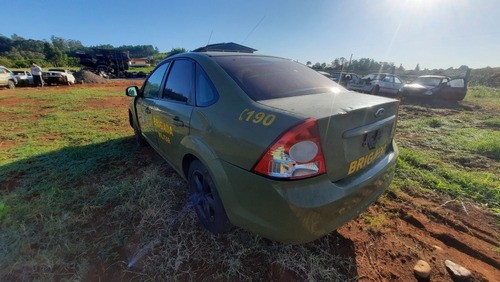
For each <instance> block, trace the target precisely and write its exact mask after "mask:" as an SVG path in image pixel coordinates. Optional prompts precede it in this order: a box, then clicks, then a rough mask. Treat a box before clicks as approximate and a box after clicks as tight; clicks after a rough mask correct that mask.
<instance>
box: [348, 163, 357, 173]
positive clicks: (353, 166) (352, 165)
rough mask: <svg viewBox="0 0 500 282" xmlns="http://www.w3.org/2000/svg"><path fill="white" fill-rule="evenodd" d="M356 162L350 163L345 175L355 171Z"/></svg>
mask: <svg viewBox="0 0 500 282" xmlns="http://www.w3.org/2000/svg"><path fill="white" fill-rule="evenodd" d="M357 162H358V161H352V162H351V164H350V165H349V172H348V173H347V174H351V173H354V172H355V171H356V163H357Z"/></svg>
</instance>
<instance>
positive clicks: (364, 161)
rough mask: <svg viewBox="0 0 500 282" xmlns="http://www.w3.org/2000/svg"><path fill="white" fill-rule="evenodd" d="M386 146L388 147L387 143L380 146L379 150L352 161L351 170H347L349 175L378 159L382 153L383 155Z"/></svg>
mask: <svg viewBox="0 0 500 282" xmlns="http://www.w3.org/2000/svg"><path fill="white" fill-rule="evenodd" d="M386 148H387V144H386V145H384V146H382V147H380V148H378V149H377V150H375V151H373V152H371V153H369V154H367V155H364V156H362V157H361V158H359V159H357V160H354V161H352V162H351V163H350V164H349V171H348V172H347V175H349V174H353V173H355V172H356V171H358V170H360V169H362V168H364V167H366V166H368V165H369V164H371V163H372V162H373V161H374V160H376V159H377V158H378V157H380V155H382V153H384V152H385V149H386Z"/></svg>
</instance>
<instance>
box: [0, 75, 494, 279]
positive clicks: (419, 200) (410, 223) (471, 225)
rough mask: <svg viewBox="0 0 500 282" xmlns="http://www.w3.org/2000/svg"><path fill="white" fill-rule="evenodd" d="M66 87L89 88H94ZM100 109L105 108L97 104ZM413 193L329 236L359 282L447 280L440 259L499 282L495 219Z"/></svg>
mask: <svg viewBox="0 0 500 282" xmlns="http://www.w3.org/2000/svg"><path fill="white" fill-rule="evenodd" d="M131 84H136V85H139V84H140V83H139V82H137V81H134V82H132V83H131V82H130V81H115V82H112V83H109V84H107V86H106V87H120V88H122V89H123V88H124V86H125V85H131ZM95 86H96V87H103V86H102V85H97V84H96V85H95ZM66 87H68V86H58V87H54V88H53V89H54V90H56V89H64V88H66ZM69 87H85V88H88V87H93V85H92V84H85V85H75V86H69ZM11 91H16V90H15V89H14V90H2V91H0V95H2V93H7V92H11ZM8 103H9V100H5V101H4V100H1V99H0V107H4V106H8ZM109 103H110V104H109V105H107V106H109V107H123V108H126V107H127V103H128V99H127V97H125V96H124V97H123V99H118V100H117V99H109ZM100 105H101V106H102V107H104V106H106V105H103V104H102V102H100ZM131 133H132V131H131ZM12 145H13V144H3V146H12ZM146 150H152V149H150V148H149V149H146ZM151 154H154V152H151ZM417 188H418V187H415V189H410V190H405V191H397V192H393V191H387V192H386V193H385V195H384V197H382V198H381V199H380V200H379V201H378V202H377V203H376V204H374V205H373V206H371V207H370V208H369V209H368V210H367V212H366V214H367V215H370V216H371V217H372V218H377V216H384V217H385V218H389V219H390V220H385V222H386V223H384V224H382V225H380V226H377V228H373V226H374V224H373V222H371V223H370V222H368V221H367V220H366V218H364V217H363V216H361V217H359V218H357V219H355V220H353V221H351V222H349V223H347V224H346V225H344V226H342V227H341V228H340V229H338V230H337V231H336V233H334V234H333V236H337V237H339V238H342V240H345V241H349V242H352V243H349V244H345V245H342V244H341V245H339V246H337V247H338V248H339V252H340V253H346V254H349V255H352V254H354V256H355V257H354V258H353V259H355V261H356V266H357V274H358V277H359V281H417V280H418V279H417V278H416V276H415V274H414V271H413V268H414V266H415V264H416V263H417V261H418V260H424V261H426V262H427V263H428V264H429V265H430V267H431V279H430V281H452V278H451V275H450V274H449V273H448V271H447V269H446V267H445V260H451V261H453V262H455V263H457V264H459V265H462V266H463V267H465V268H467V269H468V270H470V271H471V272H472V274H473V280H474V281H500V255H499V254H500V251H499V238H500V230H499V219H498V217H497V216H495V215H494V214H493V213H491V212H489V211H487V210H485V209H484V208H482V207H480V206H478V205H477V204H474V203H471V202H461V201H456V200H455V201H454V200H450V199H449V198H447V197H445V196H441V195H439V194H436V193H433V192H429V193H423V192H422V191H421V190H420V189H417ZM387 222H389V223H387ZM103 268H106V267H103ZM272 276H274V275H272ZM275 278H276V277H275ZM279 280H281V279H279ZM421 281H426V280H421Z"/></svg>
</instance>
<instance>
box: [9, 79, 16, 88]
mask: <svg viewBox="0 0 500 282" xmlns="http://www.w3.org/2000/svg"><path fill="white" fill-rule="evenodd" d="M8 87H9V89H14V88H16V84H15V83H14V81H12V80H9V84H8Z"/></svg>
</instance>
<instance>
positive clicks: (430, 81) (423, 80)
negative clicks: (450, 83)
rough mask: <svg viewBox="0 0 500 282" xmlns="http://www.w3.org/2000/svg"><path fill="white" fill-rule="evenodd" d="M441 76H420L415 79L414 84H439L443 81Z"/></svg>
mask: <svg viewBox="0 0 500 282" xmlns="http://www.w3.org/2000/svg"><path fill="white" fill-rule="evenodd" d="M441 80H442V79H441V78H440V77H419V78H417V79H415V81H413V84H420V85H425V86H434V87H436V86H439V84H440V83H441Z"/></svg>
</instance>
